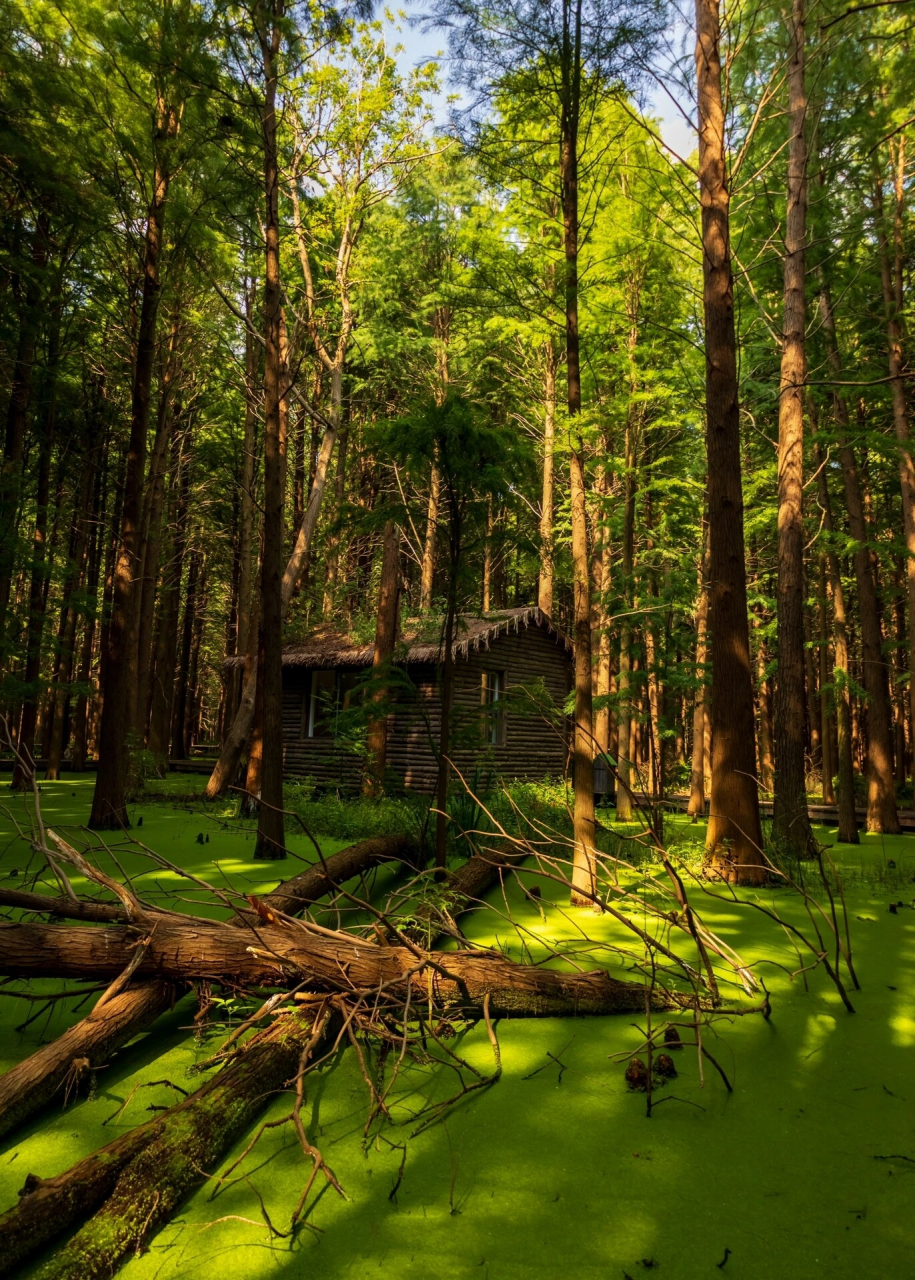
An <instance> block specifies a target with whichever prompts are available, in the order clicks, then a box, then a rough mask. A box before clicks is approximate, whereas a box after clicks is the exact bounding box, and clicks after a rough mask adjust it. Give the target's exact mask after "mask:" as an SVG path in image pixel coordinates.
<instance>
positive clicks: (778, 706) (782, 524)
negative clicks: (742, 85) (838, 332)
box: [773, 0, 815, 858]
mask: <svg viewBox="0 0 915 1280" xmlns="http://www.w3.org/2000/svg"><path fill="white" fill-rule="evenodd" d="M788 30H789V52H788V127H789V139H788V212H787V218H786V223H785V271H784V276H785V319H784V326H783V328H784V335H783V339H782V367H781V383H780V394H779V411H778V592H777V599H778V607H777V613H776V619H777V624H778V674H777V678H776V686H775V805H774V810H773V832H774V834H775V837H776V839H777V840H778V841H779V842H780V844H781V845H782V846H783V847H784V848H785V850H786V851H790V853H791V854H792V855H793V856H794V857H798V858H804V857H808V856H810V855H811V854H812V852H813V850H814V847H815V846H814V840H813V833H812V831H811V829H810V819H809V817H808V814H807V791H806V785H805V777H804V775H805V767H804V724H805V710H806V701H805V688H804V516H803V505H802V501H803V493H804V380H805V377H806V352H805V336H806V334H805V328H806V314H807V312H806V295H805V286H806V253H807V140H806V117H807V93H806V87H805V78H804V52H805V50H804V42H805V26H804V0H793V2H792V7H791V16H790V19H789V23H788Z"/></svg>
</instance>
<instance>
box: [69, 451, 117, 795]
mask: <svg viewBox="0 0 915 1280" xmlns="http://www.w3.org/2000/svg"><path fill="white" fill-rule="evenodd" d="M106 454H107V442H106V444H105V446H104V452H103V454H102V466H101V469H100V470H99V472H98V474H97V476H96V482H95V497H94V500H93V507H92V517H93V523H92V539H91V544H90V549H89V565H88V571H87V574H86V588H87V589H86V620H85V627H84V631H83V638H82V647H81V649H80V658H79V668H78V670H77V673H76V680H77V685H78V688H79V694H78V696H77V700H76V715H75V716H74V718H73V758H72V761H71V764H72V768H73V769H74V771H75V772H77V773H82V771H83V770H84V769H85V767H86V749H87V745H88V728H89V683H90V678H91V675H92V658H93V654H94V652H95V637H96V632H97V630H98V624H97V621H96V619H97V612H98V588H99V576H100V573H101V567H102V541H103V538H104V527H105V507H106V505H107V498H108V493H107V479H106V477H107V470H108V466H107V457H106V456H105V455H106Z"/></svg>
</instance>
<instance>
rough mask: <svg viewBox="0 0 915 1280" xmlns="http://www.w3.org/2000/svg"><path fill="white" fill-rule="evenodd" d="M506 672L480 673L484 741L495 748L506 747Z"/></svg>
mask: <svg viewBox="0 0 915 1280" xmlns="http://www.w3.org/2000/svg"><path fill="white" fill-rule="evenodd" d="M504 697H505V672H504V671H483V672H481V673H480V706H481V707H482V708H483V740H484V742H489V743H491V744H492V746H494V747H501V746H504V745H505V711H504V709H503V707H502V701H503V699H504Z"/></svg>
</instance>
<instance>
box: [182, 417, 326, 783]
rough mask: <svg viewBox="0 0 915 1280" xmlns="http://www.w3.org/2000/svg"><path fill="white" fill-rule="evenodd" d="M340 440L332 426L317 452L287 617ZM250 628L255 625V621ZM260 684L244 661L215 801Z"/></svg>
mask: <svg viewBox="0 0 915 1280" xmlns="http://www.w3.org/2000/svg"><path fill="white" fill-rule="evenodd" d="M336 438H337V432H336V428H335V427H334V426H333V424H332V423H331V424H330V425H328V426H327V427H326V428H325V431H324V435H323V438H322V440H321V448H320V450H319V453H318V457H317V462H316V465H315V477H314V482H313V484H312V487H311V493H310V495H309V498H308V506H307V507H306V509H305V517H304V519H303V520H302V526H301V528H300V529H299V532H298V535H297V537H296V540H295V546H294V547H293V549H292V554H291V555H290V557H289V560H288V562H287V564H286V570H285V572H284V574H283V581H282V598H281V605H282V613H283V616H284V617H285V614H286V610H287V609H288V607H289V601H290V600H291V599H292V596H293V593H294V592H295V589H296V587H297V586H298V583H299V580H300V578H301V576H302V574H303V573H304V571H305V569H306V566H307V563H308V555H309V549H310V547H311V539H312V535H313V534H314V530H315V526H316V524H317V522H318V516H319V515H320V512H321V500H322V498H323V496H324V490H325V488H326V484H327V470H328V466H329V464H330V459H331V456H332V454H333V449H334V442H335V440H336ZM251 625H252V626H253V625H255V624H254V623H253V622H252V623H251ZM256 685H257V663H256V662H254V663H253V664H251V665H250V666H249V664H248V663H247V661H246V662H245V673H244V679H243V682H242V694H241V701H240V703H239V706H238V711H237V712H236V713H235V718H234V719H233V721H232V724H231V726H230V728H229V732H228V733H227V735H226V740H225V742H224V743H223V746H222V750H221V751H220V753H219V759H218V760H217V762H216V764H215V766H214V768H213V772H212V774H211V775H210V779H209V781H208V782H207V785H206V790H205V795H206V796H207V798H208V799H210V800H212V799H213V798H214V797H215V796H218V795H220V794H221V792H223V791H224V790H225V789H226V787H227V786H228V785H229V784H230V783H231V782H232V780H233V779H234V778H235V776H236V774H237V772H238V766H239V762H240V761H241V757H242V754H243V752H244V749H245V743H246V742H247V741H248V736H249V734H250V733H251V725H252V723H253V721H254V715H255V699H256Z"/></svg>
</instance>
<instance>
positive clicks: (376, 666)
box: [363, 520, 400, 796]
mask: <svg viewBox="0 0 915 1280" xmlns="http://www.w3.org/2000/svg"><path fill="white" fill-rule="evenodd" d="M399 598H400V530H399V529H398V527H397V525H396V524H395V523H394V521H393V520H389V521H388V522H387V523H386V524H385V526H384V535H383V537H382V551H381V582H380V584H379V587H378V610H377V613H376V617H375V652H374V654H373V656H372V677H373V679H374V680H375V681H376V682H378V684H377V687H376V688H375V689H374V690H373V692H372V707H373V709H375V710H374V711H373V714H372V717H371V719H370V720H369V724H368V735H367V760H366V772H365V780H364V784H363V790H364V791H365V794H366V795H369V796H372V795H381V794H382V793H383V791H384V774H385V766H386V762H387V743H388V724H387V702H388V690H387V689H386V688H385V687H384V684H383V683H382V681H383V680H384V678H385V675H386V674H387V672H388V670H389V668H390V664H391V659H392V658H393V657H394V647H395V645H396V643H397V614H398V602H399Z"/></svg>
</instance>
